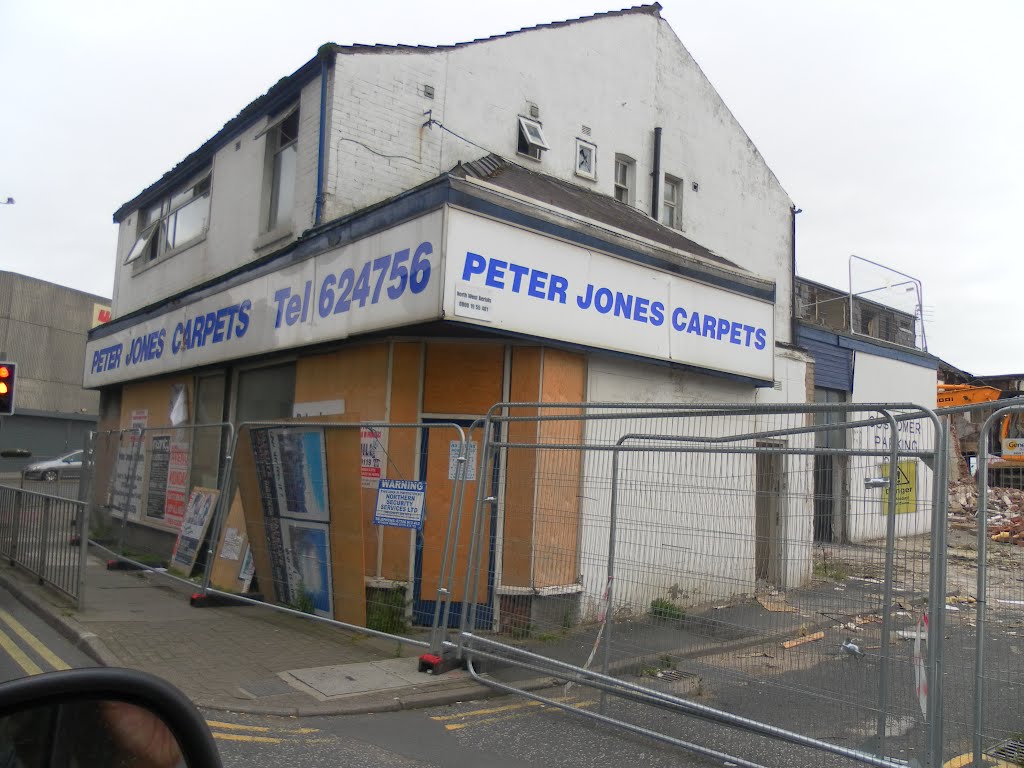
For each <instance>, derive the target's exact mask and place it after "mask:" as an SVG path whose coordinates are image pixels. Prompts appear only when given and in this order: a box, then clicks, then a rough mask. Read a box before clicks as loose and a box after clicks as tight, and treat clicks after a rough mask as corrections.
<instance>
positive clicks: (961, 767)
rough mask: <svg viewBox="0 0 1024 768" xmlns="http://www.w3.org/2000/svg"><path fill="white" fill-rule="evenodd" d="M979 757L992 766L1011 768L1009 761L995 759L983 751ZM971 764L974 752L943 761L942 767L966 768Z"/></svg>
mask: <svg viewBox="0 0 1024 768" xmlns="http://www.w3.org/2000/svg"><path fill="white" fill-rule="evenodd" d="M981 759H982V762H983V763H984V764H985V765H988V766H992V768H1013V765H1012V764H1011V763H1007V762H1004V761H1003V760H996V759H995V758H992V757H989V756H988V755H986V754H984V753H982V755H981ZM971 765H974V753H973V752H968V753H967V754H966V755H960V756H959V757H954V758H953V759H952V760H949V761H948V762H946V763H943V768H967V766H971Z"/></svg>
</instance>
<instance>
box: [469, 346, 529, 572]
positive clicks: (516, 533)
mask: <svg viewBox="0 0 1024 768" xmlns="http://www.w3.org/2000/svg"><path fill="white" fill-rule="evenodd" d="M541 352H542V350H541V348H540V347H515V348H514V349H513V350H512V370H511V372H510V373H511V376H510V382H509V399H510V400H511V401H512V402H514V403H515V402H518V403H535V402H537V401H538V400H540V399H541V391H540V372H541ZM512 415H513V416H536V415H537V409H536V408H529V409H526V408H517V409H516V411H515V413H513V414H512ZM507 429H508V440H509V441H510V442H513V443H536V442H537V422H528V421H513V422H509V424H508V426H507ZM505 457H506V471H505V504H504V507H503V526H502V547H501V584H502V586H506V587H529V586H532V579H533V575H532V568H533V556H532V553H533V525H534V503H535V501H536V492H537V451H535V450H531V449H528V448H516V449H511V450H508V451H506V452H505ZM467 509H468V511H472V506H469V507H468V508H467Z"/></svg>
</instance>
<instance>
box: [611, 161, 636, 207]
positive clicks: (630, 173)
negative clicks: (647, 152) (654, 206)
mask: <svg viewBox="0 0 1024 768" xmlns="http://www.w3.org/2000/svg"><path fill="white" fill-rule="evenodd" d="M635 171H636V163H635V162H634V161H633V159H632V158H630V157H626V156H625V155H616V156H615V199H616V200H618V201H619V202H620V203H625V204H626V205H632V204H633V179H634V177H635Z"/></svg>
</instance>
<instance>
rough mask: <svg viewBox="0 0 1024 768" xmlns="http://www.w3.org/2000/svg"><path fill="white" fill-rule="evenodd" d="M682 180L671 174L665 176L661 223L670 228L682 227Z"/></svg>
mask: <svg viewBox="0 0 1024 768" xmlns="http://www.w3.org/2000/svg"><path fill="white" fill-rule="evenodd" d="M682 202H683V182H682V181H681V180H680V179H677V178H675V177H673V176H667V175H666V176H665V188H664V192H663V194H662V197H661V223H662V224H664V225H665V226H666V227H672V229H682V228H683V217H682V213H683V211H682V208H683V206H682Z"/></svg>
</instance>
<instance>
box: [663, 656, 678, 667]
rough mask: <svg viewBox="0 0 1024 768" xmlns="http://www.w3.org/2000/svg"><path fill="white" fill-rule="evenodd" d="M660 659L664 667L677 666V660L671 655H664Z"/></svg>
mask: <svg viewBox="0 0 1024 768" xmlns="http://www.w3.org/2000/svg"><path fill="white" fill-rule="evenodd" d="M660 661H661V666H662V669H675V668H676V660H675V659H673V658H672V657H671V656H668V655H665V656H662V657H661V659H660Z"/></svg>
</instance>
